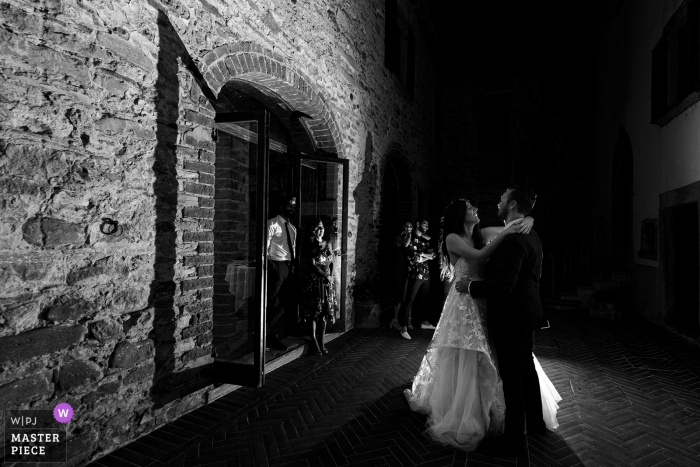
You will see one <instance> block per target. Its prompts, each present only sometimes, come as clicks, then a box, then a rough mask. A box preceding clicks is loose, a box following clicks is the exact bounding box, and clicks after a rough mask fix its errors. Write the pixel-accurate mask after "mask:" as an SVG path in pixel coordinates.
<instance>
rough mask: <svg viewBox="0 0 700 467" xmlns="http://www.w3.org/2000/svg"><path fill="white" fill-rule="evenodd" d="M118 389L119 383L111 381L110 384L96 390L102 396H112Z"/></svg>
mask: <svg viewBox="0 0 700 467" xmlns="http://www.w3.org/2000/svg"><path fill="white" fill-rule="evenodd" d="M120 387H121V383H120V382H119V381H112V382H111V383H105V384H103V385H102V386H100V387H99V388H97V392H98V393H99V394H103V395H109V394H114V393H116V392H117V391H119V388H120Z"/></svg>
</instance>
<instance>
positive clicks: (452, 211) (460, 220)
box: [439, 198, 484, 281]
mask: <svg viewBox="0 0 700 467" xmlns="http://www.w3.org/2000/svg"><path fill="white" fill-rule="evenodd" d="M467 202H468V200H467V199H465V198H455V199H453V200H452V201H450V204H448V205H447V207H446V208H445V215H444V216H443V217H442V219H440V245H439V249H440V280H445V279H447V280H450V281H451V280H452V277H453V276H454V267H453V266H452V264H451V263H450V255H449V253H448V252H447V245H446V244H445V239H446V238H447V236H448V235H449V234H451V233H454V234H457V235H464V233H465V232H464V217H465V216H466V215H467ZM472 240H473V241H474V248H476V249H477V250H480V249H482V248H483V247H484V239H483V237H482V236H481V229H480V228H479V224H476V225H475V226H474V230H473V231H472Z"/></svg>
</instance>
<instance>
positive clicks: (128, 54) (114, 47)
mask: <svg viewBox="0 0 700 467" xmlns="http://www.w3.org/2000/svg"><path fill="white" fill-rule="evenodd" d="M97 42H98V43H99V44H100V46H102V47H104V48H105V49H107V50H109V51H111V52H114V53H115V54H117V55H118V56H119V57H121V58H123V59H124V60H126V61H127V62H129V63H132V64H134V65H136V66H137V67H139V68H141V69H142V70H144V71H151V70H152V69H153V62H151V60H149V59H148V57H147V56H146V55H145V54H144V53H143V52H142V51H141V49H140V48H139V47H137V46H136V45H134V44H132V43H130V42H128V41H125V40H124V39H122V38H120V37H118V36H117V35H116V34H109V33H106V32H98V33H97Z"/></svg>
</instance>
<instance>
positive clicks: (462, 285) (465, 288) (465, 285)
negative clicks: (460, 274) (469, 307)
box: [455, 277, 472, 293]
mask: <svg viewBox="0 0 700 467" xmlns="http://www.w3.org/2000/svg"><path fill="white" fill-rule="evenodd" d="M471 282H472V281H471V280H470V279H467V278H466V277H465V278H462V279H460V280H458V281H457V283H456V284H455V289H457V292H459V293H467V292H469V284H470V283H471Z"/></svg>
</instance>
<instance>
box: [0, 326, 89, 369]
mask: <svg viewBox="0 0 700 467" xmlns="http://www.w3.org/2000/svg"><path fill="white" fill-rule="evenodd" d="M84 334H85V328H84V327H83V326H54V327H50V328H42V329H35V330H32V331H27V332H24V333H22V334H18V335H16V336H7V337H2V338H0V363H5V362H11V361H23V360H29V359H30V358H33V357H37V356H39V355H46V354H50V353H53V352H56V351H59V350H63V349H66V348H67V347H69V346H71V345H73V344H77V343H78V342H80V340H81V339H82V338H83V335H84Z"/></svg>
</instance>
